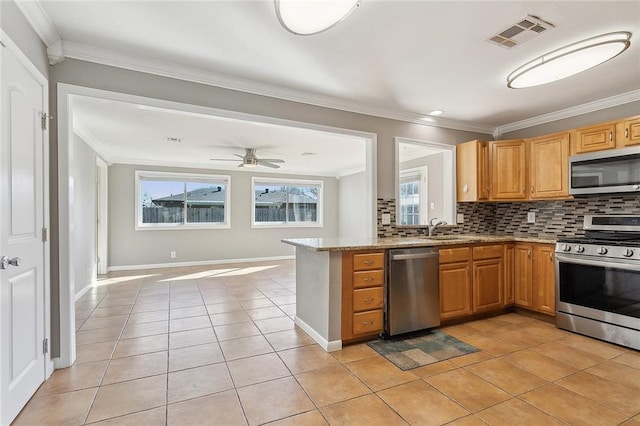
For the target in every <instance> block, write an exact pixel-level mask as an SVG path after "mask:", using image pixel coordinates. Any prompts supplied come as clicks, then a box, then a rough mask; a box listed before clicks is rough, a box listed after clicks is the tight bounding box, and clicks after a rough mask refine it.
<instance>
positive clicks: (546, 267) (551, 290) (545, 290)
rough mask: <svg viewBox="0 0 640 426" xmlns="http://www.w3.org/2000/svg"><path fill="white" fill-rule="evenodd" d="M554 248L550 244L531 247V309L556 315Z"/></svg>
mask: <svg viewBox="0 0 640 426" xmlns="http://www.w3.org/2000/svg"><path fill="white" fill-rule="evenodd" d="M554 251H555V247H554V246H553V245H551V244H534V246H533V268H532V269H533V308H534V309H535V310H537V311H539V312H544V313H547V314H551V315H555V314H556V273H555V261H554V260H555V259H554Z"/></svg>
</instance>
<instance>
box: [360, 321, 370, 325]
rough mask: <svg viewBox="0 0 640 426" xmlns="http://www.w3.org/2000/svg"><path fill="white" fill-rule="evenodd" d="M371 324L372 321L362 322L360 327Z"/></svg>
mask: <svg viewBox="0 0 640 426" xmlns="http://www.w3.org/2000/svg"><path fill="white" fill-rule="evenodd" d="M371 324H373V321H364V322H363V323H362V325H371Z"/></svg>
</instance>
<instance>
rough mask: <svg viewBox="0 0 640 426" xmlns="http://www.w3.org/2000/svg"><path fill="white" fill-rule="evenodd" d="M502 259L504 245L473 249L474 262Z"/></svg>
mask: <svg viewBox="0 0 640 426" xmlns="http://www.w3.org/2000/svg"><path fill="white" fill-rule="evenodd" d="M501 257H502V244H496V245H492V246H479V247H474V248H473V260H479V259H498V258H501Z"/></svg>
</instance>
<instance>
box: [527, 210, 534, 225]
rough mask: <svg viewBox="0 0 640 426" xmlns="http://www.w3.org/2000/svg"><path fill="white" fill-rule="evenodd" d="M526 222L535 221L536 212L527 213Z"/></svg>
mask: <svg viewBox="0 0 640 426" xmlns="http://www.w3.org/2000/svg"><path fill="white" fill-rule="evenodd" d="M527 223H536V212H529V213H527Z"/></svg>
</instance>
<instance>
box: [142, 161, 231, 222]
mask: <svg viewBox="0 0 640 426" xmlns="http://www.w3.org/2000/svg"><path fill="white" fill-rule="evenodd" d="M145 178H154V179H166V180H167V181H176V182H183V183H192V182H203V183H211V184H218V185H220V184H224V185H225V196H224V222H221V223H217V222H206V223H203V222H198V223H188V222H186V220H187V218H188V215H187V214H186V212H185V214H184V220H185V221H184V222H182V223H142V205H141V200H140V184H141V182H143V181H144V180H145ZM134 202H135V230H136V231H158V230H172V231H176V230H187V229H189V230H191V229H229V228H231V176H230V175H217V174H216V175H214V174H211V175H209V174H203V173H184V172H159V171H152V170H136V171H135V201H134ZM184 208H185V210H186V209H187V204H186V203H185V205H184Z"/></svg>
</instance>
